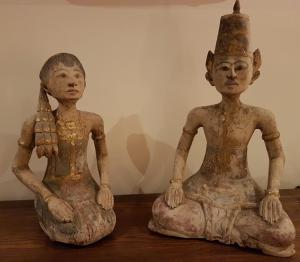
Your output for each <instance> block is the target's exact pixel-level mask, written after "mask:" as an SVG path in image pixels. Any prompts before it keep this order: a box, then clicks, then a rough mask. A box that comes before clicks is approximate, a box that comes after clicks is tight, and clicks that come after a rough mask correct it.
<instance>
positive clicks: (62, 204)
mask: <svg viewBox="0 0 300 262" xmlns="http://www.w3.org/2000/svg"><path fill="white" fill-rule="evenodd" d="M46 203H47V205H48V209H49V211H50V213H51V214H52V215H53V217H54V218H55V219H56V220H57V221H58V222H61V223H68V222H71V221H72V220H73V208H72V207H71V206H70V204H68V203H67V202H66V201H64V200H62V199H60V198H58V197H56V196H53V195H52V196H50V197H48V198H47V199H46Z"/></svg>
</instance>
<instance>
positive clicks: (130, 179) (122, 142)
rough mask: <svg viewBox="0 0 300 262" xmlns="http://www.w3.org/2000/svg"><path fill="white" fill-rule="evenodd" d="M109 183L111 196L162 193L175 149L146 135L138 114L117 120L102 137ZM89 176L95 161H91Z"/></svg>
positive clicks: (94, 167) (168, 177)
mask: <svg viewBox="0 0 300 262" xmlns="http://www.w3.org/2000/svg"><path fill="white" fill-rule="evenodd" d="M106 138H107V145H108V153H109V162H110V165H109V166H110V177H109V178H110V182H111V185H112V189H113V192H114V193H117V194H144V193H159V192H163V191H165V190H166V188H167V186H168V183H169V180H170V178H171V176H172V169H173V162H174V155H175V148H174V147H172V146H170V145H168V144H166V143H163V142H161V141H158V140H155V139H153V138H152V137H151V136H149V135H148V134H146V133H145V132H144V130H143V126H142V124H141V121H140V117H139V116H138V115H131V116H128V117H124V118H121V119H120V120H119V121H118V122H117V123H116V124H115V125H114V126H113V127H112V128H111V129H110V130H109V131H108V132H107V135H106ZM91 170H92V171H93V172H92V173H94V172H96V171H94V170H96V161H95V160H93V161H92V165H91Z"/></svg>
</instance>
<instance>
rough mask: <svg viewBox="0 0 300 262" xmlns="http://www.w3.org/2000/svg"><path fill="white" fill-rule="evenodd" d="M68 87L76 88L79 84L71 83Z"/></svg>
mask: <svg viewBox="0 0 300 262" xmlns="http://www.w3.org/2000/svg"><path fill="white" fill-rule="evenodd" d="M68 86H69V87H75V86H77V84H76V83H75V82H71V83H69V84H68Z"/></svg>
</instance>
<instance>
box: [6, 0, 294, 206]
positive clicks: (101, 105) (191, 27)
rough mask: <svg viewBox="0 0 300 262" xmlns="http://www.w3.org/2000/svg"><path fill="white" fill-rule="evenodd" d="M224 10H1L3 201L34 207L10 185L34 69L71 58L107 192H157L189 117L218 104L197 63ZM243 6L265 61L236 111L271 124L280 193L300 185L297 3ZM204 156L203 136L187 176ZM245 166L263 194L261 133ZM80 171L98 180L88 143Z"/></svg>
mask: <svg viewBox="0 0 300 262" xmlns="http://www.w3.org/2000/svg"><path fill="white" fill-rule="evenodd" d="M233 2H234V1H233V0H224V1H222V0H214V1H213V0H211V1H209V0H186V1H183V0H182V1H180V0H169V1H163V0H156V1H154V0H153V1H151V0H141V1H138V0H123V1H121V0H118V1H117V0H115V1H108V0H102V1H101V0H98V1H97V0H87V1H83V0H82V1H80V0H69V1H67V0H51V1H50V0H47V1H46V0H34V1H33V0H32V1H29V0H28V1H26V0H6V1H4V0H2V1H1V0H0V32H1V44H0V46H1V48H0V58H1V61H2V63H1V64H0V79H1V98H0V102H1V103H0V120H1V131H0V132H1V133H0V200H12V199H31V198H33V194H32V193H31V192H30V191H29V190H27V189H26V188H25V187H24V186H23V185H22V184H21V183H20V182H19V181H18V180H17V179H16V178H15V176H14V175H13V174H12V172H11V170H10V166H11V160H12V158H13V155H14V153H15V151H16V148H17V144H16V141H17V139H18V136H19V131H20V127H21V124H22V122H23V121H24V120H25V119H26V118H27V117H29V116H30V115H31V114H32V113H33V112H34V111H35V109H36V104H37V96H38V89H39V79H38V73H39V70H40V67H41V66H42V64H43V63H44V61H45V60H46V59H47V58H48V57H49V56H50V55H52V54H55V53H57V52H62V51H64V52H70V53H74V54H76V55H77V56H78V57H79V59H80V60H81V61H82V63H83V65H84V67H85V69H86V71H87V85H88V87H87V89H86V92H85V94H84V97H83V98H82V100H81V101H80V103H79V108H80V109H82V110H87V111H92V112H97V113H99V114H101V115H102V117H103V118H104V120H105V130H106V133H107V139H108V146H109V153H110V166H111V167H110V170H111V172H110V173H111V182H112V188H113V192H114V193H115V194H133V193H151V192H161V191H163V190H164V189H165V188H166V186H167V184H168V180H169V178H170V176H171V170H172V164H173V158H174V152H175V148H176V146H177V142H178V139H179V136H180V134H181V129H182V126H183V124H184V122H185V117H186V115H187V113H188V111H189V110H190V109H192V108H193V107H195V106H198V105H208V104H213V103H217V102H218V101H219V100H220V96H219V95H218V93H217V92H216V91H215V90H214V88H213V87H210V86H209V84H208V83H207V82H206V80H205V78H204V74H205V66H204V64H205V59H206V54H207V51H208V50H209V49H214V45H215V40H216V36H217V30H218V23H219V18H220V16H221V15H223V14H227V13H229V12H231V8H232V5H233ZM241 4H242V11H244V12H245V13H247V14H249V15H250V16H251V23H252V36H253V37H252V39H253V47H254V48H256V47H259V48H260V50H261V52H262V57H263V66H262V70H261V71H262V75H261V78H260V79H259V80H258V81H257V82H256V83H255V84H254V85H253V86H251V87H250V89H249V90H248V91H247V92H246V93H245V94H244V96H243V97H242V100H243V101H244V102H245V103H248V104H252V105H257V106H262V107H265V108H268V109H271V110H272V111H273V112H274V113H275V115H276V116H277V122H278V126H279V129H280V132H281V138H282V142H283V145H284V149H285V153H286V157H287V162H286V168H285V174H284V176H283V177H282V188H294V187H295V186H297V185H299V184H300V178H299V174H300V161H299V152H300V151H299V149H300V139H299V134H300V124H299V105H298V101H299V97H300V88H299V84H298V82H299V78H298V76H299V70H300V53H299V46H300V16H299V11H300V1H299V0H264V1H261V0H251V1H249V0H248V1H245V0H241ZM52 102H53V101H52ZM52 104H53V106H55V103H54V102H53V103H52ZM204 150H205V139H204V136H203V132H202V131H201V132H199V135H198V136H197V137H196V139H195V141H194V144H193V146H192V149H191V152H190V156H189V159H188V167H187V175H191V174H192V173H194V172H196V171H197V169H198V168H199V167H200V164H201V162H202V159H203V155H204ZM248 158H249V165H250V170H251V172H252V175H253V176H254V177H255V179H256V180H257V182H258V183H259V184H260V185H261V186H263V187H265V186H266V182H267V170H268V159H267V154H266V150H265V147H264V144H263V142H262V140H261V138H260V134H259V133H258V132H256V133H255V134H254V136H253V138H252V140H251V142H250V145H249V153H248ZM89 163H90V167H91V170H92V172H93V174H94V176H95V177H97V172H96V164H95V159H94V150H93V148H92V144H90V149H89ZM45 164H46V162H45V160H37V158H36V156H35V153H34V154H33V157H32V161H31V167H32V169H33V170H34V171H35V172H36V174H37V176H38V177H39V178H40V179H41V178H42V175H43V172H44V169H45Z"/></svg>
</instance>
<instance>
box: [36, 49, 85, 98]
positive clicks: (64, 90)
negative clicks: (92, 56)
mask: <svg viewBox="0 0 300 262" xmlns="http://www.w3.org/2000/svg"><path fill="white" fill-rule="evenodd" d="M40 79H41V87H42V88H44V90H45V91H46V92H47V93H48V94H50V95H51V96H53V97H54V98H56V99H57V100H59V101H64V100H75V101H76V100H78V99H79V98H81V96H82V94H83V91H84V88H85V71H84V69H83V66H82V64H81V63H80V61H79V59H78V58H77V57H76V56H74V55H72V54H68V53H59V54H56V55H53V56H51V57H50V58H49V59H48V60H47V61H46V63H45V64H44V65H43V67H42V69H41V71H40Z"/></svg>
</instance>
